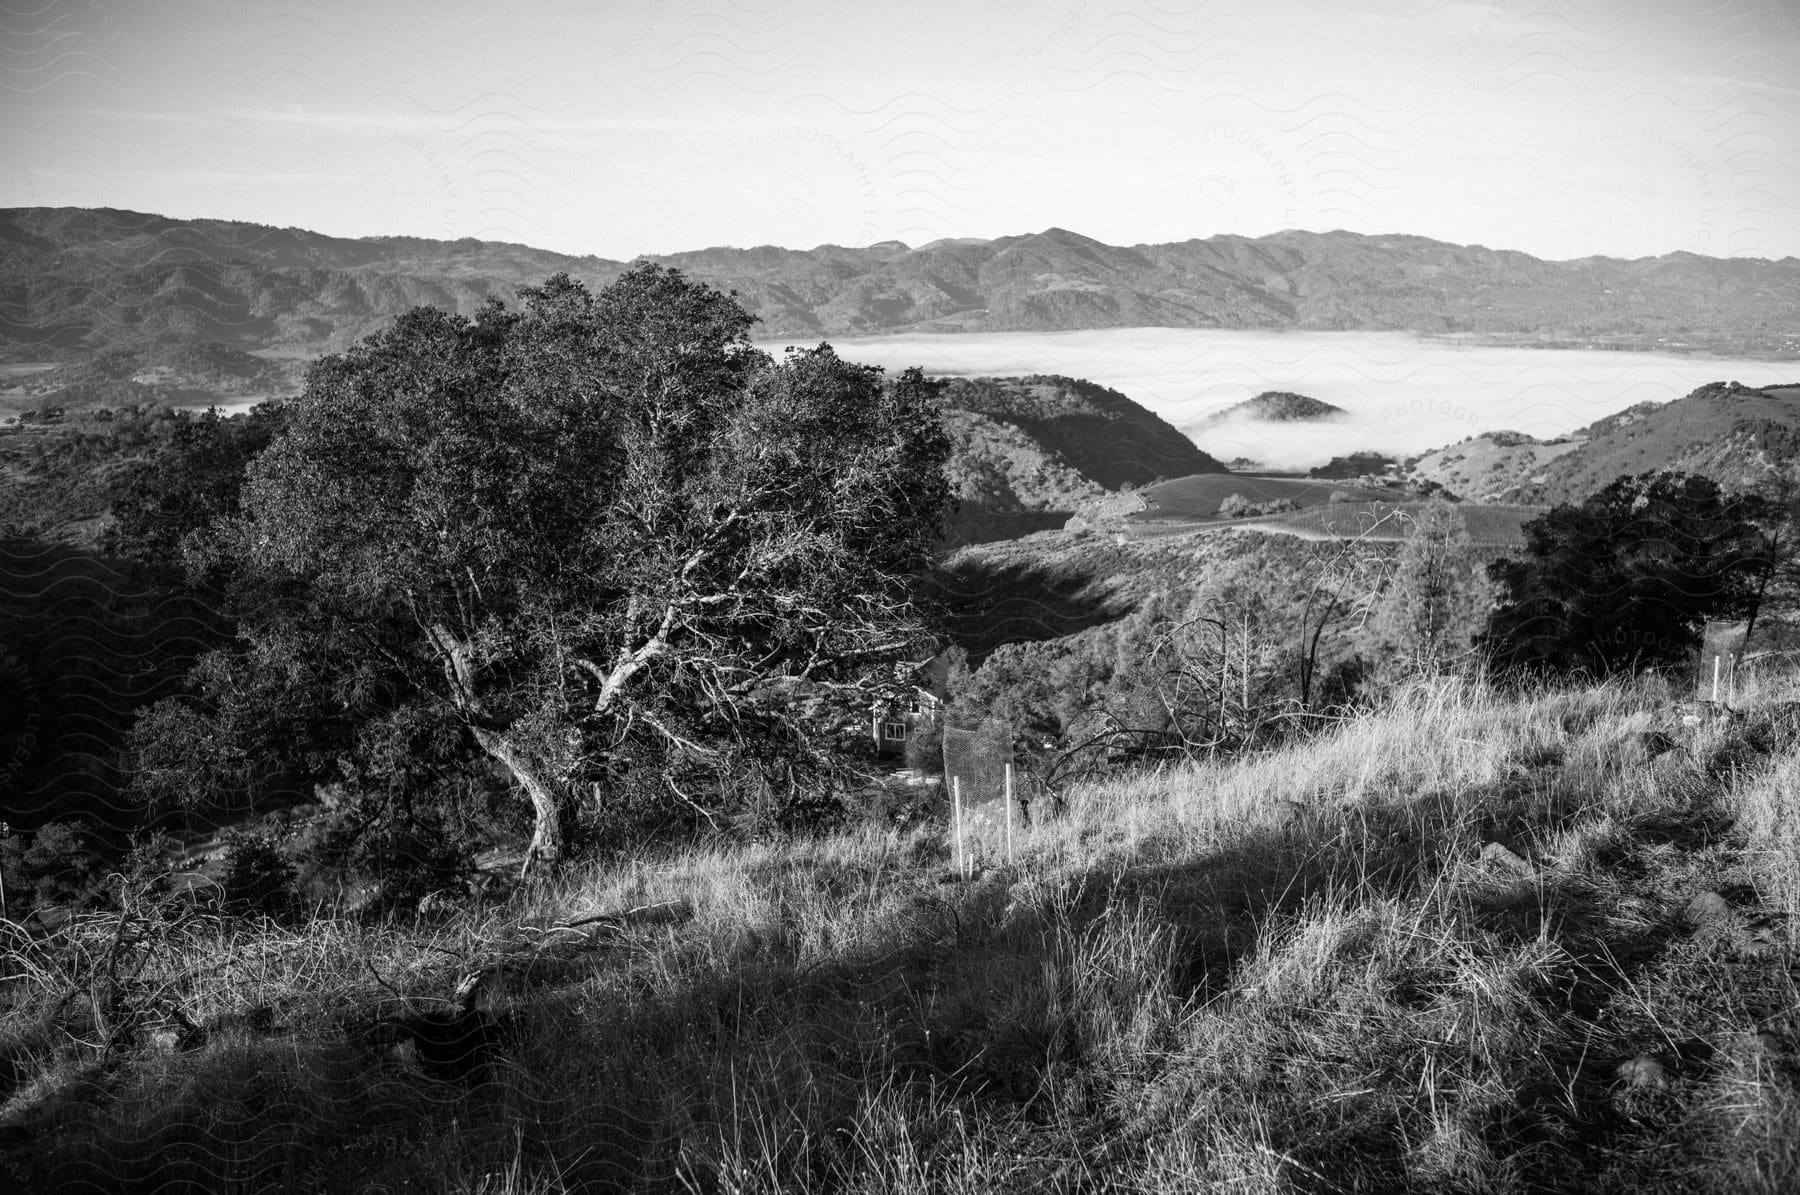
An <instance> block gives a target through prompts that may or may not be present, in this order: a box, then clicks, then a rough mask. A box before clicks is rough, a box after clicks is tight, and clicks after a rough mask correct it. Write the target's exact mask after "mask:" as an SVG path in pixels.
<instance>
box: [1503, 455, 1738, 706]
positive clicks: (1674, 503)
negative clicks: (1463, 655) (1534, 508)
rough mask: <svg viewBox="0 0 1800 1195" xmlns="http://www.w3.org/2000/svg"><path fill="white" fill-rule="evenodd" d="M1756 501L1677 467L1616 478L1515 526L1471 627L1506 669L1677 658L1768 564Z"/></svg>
mask: <svg viewBox="0 0 1800 1195" xmlns="http://www.w3.org/2000/svg"><path fill="white" fill-rule="evenodd" d="M1767 514H1768V507H1767V504H1766V503H1765V502H1764V500H1763V499H1761V498H1759V497H1757V496H1755V495H1751V494H1728V493H1726V492H1724V491H1723V490H1721V489H1720V487H1719V486H1718V484H1717V483H1716V482H1713V481H1712V480H1710V479H1708V478H1705V477H1695V476H1689V475H1686V474H1677V473H1659V474H1649V473H1646V474H1641V475H1639V476H1636V477H1621V478H1619V479H1618V480H1616V481H1614V482H1613V483H1612V484H1611V485H1609V486H1607V487H1606V488H1605V489H1603V490H1601V491H1600V492H1599V493H1597V494H1595V495H1593V496H1592V497H1590V498H1589V499H1588V500H1587V501H1585V502H1583V503H1582V504H1580V505H1579V506H1559V507H1556V508H1555V509H1554V510H1552V511H1550V512H1549V513H1548V514H1546V515H1544V516H1543V517H1542V518H1539V519H1536V520H1534V521H1532V522H1530V523H1527V524H1526V525H1525V534H1526V539H1527V543H1526V549H1525V553H1524V555H1523V556H1521V557H1518V558H1509V559H1505V560H1500V561H1496V562H1495V563H1494V565H1493V566H1492V567H1491V569H1490V576H1491V577H1492V578H1493V580H1494V582H1495V583H1496V584H1497V585H1498V587H1499V591H1500V594H1499V597H1500V600H1499V604H1498V605H1497V607H1496V608H1495V610H1494V612H1493V615H1492V617H1491V618H1490V620H1489V622H1488V626H1487V629H1486V631H1484V632H1483V634H1482V636H1481V645H1482V647H1483V648H1484V649H1485V651H1486V652H1487V653H1488V654H1489V656H1490V657H1491V658H1492V660H1493V661H1494V662H1495V663H1496V664H1497V665H1498V666H1500V667H1501V668H1503V669H1505V670H1509V671H1524V672H1561V673H1575V672H1584V673H1587V674H1589V675H1593V676H1605V675H1609V674H1612V673H1617V672H1622V671H1632V670H1635V669H1638V668H1643V667H1649V666H1658V665H1668V664H1677V663H1682V662H1685V661H1686V660H1688V659H1689V658H1690V655H1691V653H1692V652H1693V651H1694V650H1695V649H1696V648H1697V647H1698V646H1699V642H1700V628H1701V624H1702V623H1703V622H1704V621H1705V620H1707V619H1709V618H1744V617H1748V616H1750V615H1752V614H1753V613H1754V611H1755V606H1756V602H1757V598H1758V595H1759V592H1760V590H1761V582H1762V580H1763V579H1764V578H1766V576H1767V575H1768V571H1769V568H1770V566H1771V563H1772V561H1771V556H1770V542H1769V540H1768V539H1767V538H1766V537H1765V536H1764V534H1763V533H1762V532H1761V531H1760V530H1759V527H1758V522H1759V520H1764V519H1765V518H1766V517H1767Z"/></svg>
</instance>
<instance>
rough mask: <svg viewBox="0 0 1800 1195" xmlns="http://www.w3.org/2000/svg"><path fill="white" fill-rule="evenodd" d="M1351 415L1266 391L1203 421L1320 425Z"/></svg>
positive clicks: (1300, 397) (1303, 398)
mask: <svg viewBox="0 0 1800 1195" xmlns="http://www.w3.org/2000/svg"><path fill="white" fill-rule="evenodd" d="M1347 414H1349V412H1348V411H1346V410H1344V408H1342V407H1339V406H1333V405H1332V404H1331V403H1328V402H1321V401H1320V400H1319V399H1316V398H1308V397H1307V396H1306V395H1304V394H1293V393H1291V392H1289V391H1286V390H1265V391H1263V392H1262V393H1261V394H1259V395H1257V396H1256V397H1255V398H1246V399H1245V400H1244V401H1243V402H1240V403H1233V404H1232V405H1231V406H1229V407H1226V408H1225V409H1224V410H1223V411H1215V412H1214V413H1213V414H1211V415H1208V416H1207V417H1206V419H1205V420H1204V421H1203V422H1204V424H1205V425H1211V424H1215V423H1229V422H1232V421H1235V420H1247V419H1254V420H1259V421H1261V422H1264V423H1317V422H1323V421H1328V420H1332V419H1341V418H1342V417H1343V416H1345V415H1347Z"/></svg>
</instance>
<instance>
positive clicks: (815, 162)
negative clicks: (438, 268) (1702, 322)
mask: <svg viewBox="0 0 1800 1195" xmlns="http://www.w3.org/2000/svg"><path fill="white" fill-rule="evenodd" d="M0 8H4V9H5V12H4V13H3V14H0V36H3V37H4V39H5V41H4V45H3V46H0V89H3V90H0V103H3V104H4V108H3V112H4V120H3V125H0V162H4V163H5V168H4V169H3V170H0V206H18V205H39V204H41V205H77V206H90V207H100V206H105V207H119V208H130V209H137V210H143V211H153V212H160V213H163V214H166V215H171V216H177V217H197V216H216V217H226V218H232V219H243V220H253V221H257V222H260V223H265V224H273V225H296V226H300V227H303V228H309V229H315V230H318V231H322V232H328V233H335V234H340V235H356V236H360V235H368V234H378V233H399V234H408V235H414V236H423V237H440V238H453V237H463V236H472V237H480V238H483V239H488V240H510V241H522V242H525V243H527V244H531V245H537V246H542V247H545V248H551V249H558V250H562V251H565V252H573V253H596V254H600V255H602V256H606V257H614V258H629V257H632V256H634V255H636V254H638V253H657V252H668V251H672V250H678V249H689V248H698V247H702V246H708V245H719V244H731V245H754V244H779V245H786V246H792V247H800V248H805V247H810V246H813V245H817V244H821V243H826V242H831V243H837V244H848V245H859V244H867V243H870V242H873V241H879V240H888V239H897V240H903V241H906V242H908V243H910V244H913V245H918V244H921V243H924V242H927V241H931V240H935V239H937V238H940V237H956V236H976V237H992V236H1000V235H1005V234H1009V233H1018V232H1028V231H1036V230H1039V229H1042V228H1046V227H1049V226H1052V225H1058V226H1062V227H1065V228H1071V229H1074V230H1076V231H1079V232H1083V233H1086V234H1088V235H1090V236H1094V237H1098V238H1100V239H1102V240H1105V241H1109V242H1113V243H1120V244H1133V243H1140V242H1158V241H1172V240H1185V239H1187V238H1190V237H1205V236H1211V235H1215V234H1218V233H1228V232H1229V233H1240V234H1245V235H1259V234H1262V233H1267V232H1272V231H1275V230H1278V229H1282V228H1305V229H1313V230H1326V229H1333V228H1345V229H1350V230H1353V231H1358V232H1406V233H1417V234H1420V235H1424V236H1430V237H1435V238H1438V239H1441V240H1448V241H1454V242H1461V243H1480V244H1485V245H1488V246H1490V247H1495V248H1514V249H1522V250H1525V251H1527V252H1530V253H1533V254H1537V255H1539V256H1544V257H1556V258H1566V257H1580V256H1585V255H1588V254H1608V255H1614V256H1633V257H1636V256H1648V255H1655V254H1662V253H1668V252H1671V251H1674V250H1689V251H1692V252H1697V253H1705V254H1711V255H1716V256H1758V257H1781V256H1784V255H1789V254H1794V255H1800V3H1797V2H1796V0H1716V2H1714V3H1707V2H1706V0H1699V2H1696V0H1583V2H1581V3H1574V2H1570V0H1497V2H1495V3H1445V2H1442V0H1361V2H1357V3H1350V4H1333V3H1328V2H1326V0H1215V2H1208V3H1198V4H1190V3H1183V2H1182V0H1155V2H1154V3H1143V4H1126V3H1117V2H1109V0H1047V2H1043V3H1038V2H1035V0H988V2H987V3H982V2H980V0H946V2H943V3H938V2H927V3H917V2H910V0H891V2H886V3H871V2H869V0H838V2H836V3H795V2H788V0H743V2H739V3H733V2H730V0H711V2H702V3H661V2H657V0H616V2H611V3H583V4H566V5H564V4H552V3H536V2H534V3H521V4H516V5H509V4H500V3H495V2H494V0H484V2H482V3H477V4H469V5H467V6H466V7H462V8H460V9H459V8H458V6H457V5H456V4H454V3H446V2H444V0H435V2H433V3H422V2H420V3H413V2H406V3H369V2H368V0H362V2H348V3H337V2H335V0H329V2H320V3H309V4H281V3H271V4H263V3H248V4H246V3H243V2H242V0H230V2H219V3H212V2H198V3H196V2H177V0H171V2H169V3H159V4H154V5H137V4H126V3H117V2H108V0H78V2H67V0H11V2H9V3H7V4H4V5H0Z"/></svg>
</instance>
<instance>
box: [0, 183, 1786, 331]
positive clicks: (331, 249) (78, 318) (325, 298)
mask: <svg viewBox="0 0 1800 1195" xmlns="http://www.w3.org/2000/svg"><path fill="white" fill-rule="evenodd" d="M654 260H658V261H661V262H664V263H666V264H668V265H671V266H675V267H678V268H680V269H682V270H685V271H687V272H689V273H690V274H692V275H694V276H695V277H698V278H701V279H704V280H706V281H708V282H711V283H713V284H715V285H718V286H721V287H727V288H731V289H735V290H736V291H737V292H738V293H739V296H740V298H741V299H742V301H743V302H744V304H745V305H746V306H747V307H748V308H749V309H750V310H751V311H752V312H754V313H755V314H756V315H758V316H759V317H760V318H761V319H762V321H763V322H762V327H761V329H760V330H761V332H762V333H764V334H768V335H788V334H793V335H798V336H841V335H849V334H867V333H881V332H897V331H989V332H993V331H1047V330H1060V329H1079V328H1112V327H1142V326H1165V327H1202V328H1207V327H1222V328H1305V329H1374V330H1411V331H1418V332H1426V333H1483V334H1497V335H1508V336H1521V337H1527V338H1532V339H1533V340H1534V341H1538V342H1544V341H1560V342H1566V343H1578V344H1584V345H1593V346H1596V347H1601V346H1606V345H1643V344H1649V343H1653V342H1658V341H1663V342H1667V344H1666V345H1665V347H1667V346H1668V345H1681V344H1685V345H1688V346H1691V347H1695V348H1702V347H1704V348H1708V349H1712V350H1716V351H1725V352H1733V351H1736V352H1755V353H1759V354H1765V355H1769V354H1779V353H1786V354H1800V336H1797V335H1796V333H1795V328H1796V326H1800V319H1797V318H1796V317H1797V316H1800V260H1796V259H1794V258H1784V259H1782V260H1780V261H1766V260H1760V259H1750V258H1734V259H1731V260H1720V259H1715V258H1706V257H1698V256H1695V255H1693V254H1686V253H1677V254H1670V255H1667V256H1664V257H1657V258H1644V259H1639V260H1631V261H1626V260H1619V259H1613V258H1602V257H1590V258H1583V259H1580V260H1577V261H1561V262H1551V261H1541V260H1539V259H1537V258H1534V257H1531V256H1529V255H1527V254H1523V253H1516V252H1507V251H1498V250H1492V249H1488V248H1485V247H1483V246H1479V245H1472V246H1465V245H1450V244H1445V243H1443V242H1439V241H1433V240H1428V239H1426V238H1423V237H1412V236H1386V235H1384V236H1363V235H1359V234H1354V233H1348V232H1326V233H1314V232H1297V231H1289V232H1280V233H1274V234H1271V235H1269V236H1264V237H1256V238H1250V237H1240V236H1217V237H1210V238H1207V239H1204V240H1202V239H1195V240H1188V241H1182V242H1177V243H1170V244H1158V245H1134V246H1128V247H1126V246H1114V245H1107V244H1104V243H1102V242H1100V241H1097V240H1094V239H1093V238H1091V237H1085V236H1082V235H1080V234H1078V233H1074V232H1070V231H1068V230H1066V229H1060V228H1050V229H1046V230H1044V231H1042V232H1036V233H1029V234H1025V235H1020V236H1006V237H998V238H995V239H993V240H981V239H976V238H961V239H956V240H944V241H936V242H933V243H931V244H929V245H924V246H921V247H919V248H916V249H914V248H910V247H908V246H906V245H903V244H901V243H899V242H895V241H887V242H882V243H879V244H875V245H870V246H866V247H861V248H852V247H844V246H838V245H821V246H818V247H816V248H813V249H806V250H798V249H782V248H776V247H774V246H767V245H765V246H758V247H755V248H749V249H739V248H711V249H699V250H694V251H691V252H684V253H675V254H669V255H665V256H662V257H659V258H655V259H654ZM624 268H625V263H623V262H617V261H611V260H608V259H603V258H597V257H575V256H568V255H565V254H559V253H552V252H549V251H546V250H540V249H533V248H530V247H528V246H524V245H513V244H501V243H491V242H485V241H476V240H469V239H464V240H457V241H434V240H426V239H421V238H415V237H398V236H387V237H366V238H359V239H350V238H343V237H331V236H324V235H321V234H318V233H312V232H306V231H303V230H300V229H291V228H289V229H278V228H270V227H266V226H262V225H256V224H247V223H241V222H235V221H225V220H176V219H169V218H166V217H162V216H155V215H147V214H144V213H138V212H126V211H116V210H113V209H94V210H86V209H72V208H13V209H5V210H0V277H3V278H4V279H5V280H6V281H5V283H4V285H0V360H13V361H27V360H47V359H51V358H60V359H67V358H70V357H73V356H80V355H83V354H87V353H92V352H95V351H98V350H101V349H105V348H110V347H118V346H121V345H123V346H135V345H141V344H143V343H145V342H147V341H153V340H159V339H168V338H177V339H190V340H192V339H199V340H208V341H216V342H219V343H222V344H227V345H230V346H232V347H235V348H239V349H243V350H246V351H252V350H258V349H262V350H267V349H282V350H288V351H296V352H305V353H318V352H323V351H328V350H332V349H338V348H342V347H344V346H346V345H348V344H350V343H352V342H353V341H354V340H356V339H357V338H358V337H360V336H362V335H365V334H366V333H368V332H370V331H372V330H374V329H375V328H376V327H379V326H380V325H381V324H382V323H383V322H384V321H386V320H387V319H389V318H391V317H392V316H394V315H396V314H398V313H399V312H401V311H404V310H407V309H408V308H410V307H413V306H416V305H419V304H431V305H434V306H440V307H446V308H452V309H455V310H458V311H462V312H465V313H469V312H473V311H474V310H475V308H476V307H478V306H479V305H480V304H481V303H482V302H483V301H484V300H485V299H486V298H487V297H488V296H489V295H495V294H498V295H501V296H503V297H510V295H511V294H512V293H513V292H514V291H515V290H516V289H517V288H518V287H520V286H523V285H530V284H535V283H537V282H541V281H542V280H543V279H544V278H545V277H546V276H548V275H549V274H551V273H554V272H556V271H566V272H568V273H569V274H571V275H573V276H575V277H577V278H580V279H581V280H583V281H585V282H588V283H590V284H604V283H605V282H606V281H608V280H610V279H611V278H613V277H614V276H616V275H617V274H618V273H619V272H620V271H621V270H622V269H624Z"/></svg>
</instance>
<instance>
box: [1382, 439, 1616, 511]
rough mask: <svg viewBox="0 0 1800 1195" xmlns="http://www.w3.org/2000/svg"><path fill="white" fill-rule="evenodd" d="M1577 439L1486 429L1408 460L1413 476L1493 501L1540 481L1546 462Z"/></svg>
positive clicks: (1577, 444) (1568, 449)
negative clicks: (1536, 436) (1554, 439)
mask: <svg viewBox="0 0 1800 1195" xmlns="http://www.w3.org/2000/svg"><path fill="white" fill-rule="evenodd" d="M1581 445H1582V441H1580V440H1573V439H1571V440H1556V441H1549V442H1546V441H1543V440H1537V439H1533V438H1532V437H1530V436H1525V435H1520V434H1519V433H1517V432H1488V433H1486V434H1485V435H1480V436H1470V437H1469V438H1468V439H1466V440H1462V441H1460V442H1458V443H1455V444H1451V445H1450V446H1448V447H1446V448H1439V449H1437V450H1435V451H1433V452H1427V453H1425V454H1424V455H1423V456H1421V457H1419V458H1418V459H1417V460H1414V461H1410V462H1408V464H1407V466H1406V476H1407V477H1408V479H1410V480H1412V481H1419V482H1423V481H1431V482H1436V483H1437V484H1438V485H1441V486H1443V487H1444V488H1445V489H1446V490H1449V491H1450V492H1451V493H1452V494H1455V495H1456V496H1457V497H1459V498H1461V499H1463V500H1465V501H1468V502H1492V501H1496V500H1498V499H1500V498H1501V496H1502V495H1506V494H1513V493H1522V492H1524V491H1525V490H1526V489H1527V488H1528V487H1533V486H1537V485H1540V484H1541V483H1542V482H1543V481H1544V467H1545V466H1546V465H1547V464H1549V463H1550V462H1551V461H1553V460H1555V459H1556V458H1557V457H1559V456H1565V455H1567V454H1568V453H1571V452H1574V451H1577V450H1578V449H1579V448H1580V447H1581Z"/></svg>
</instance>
